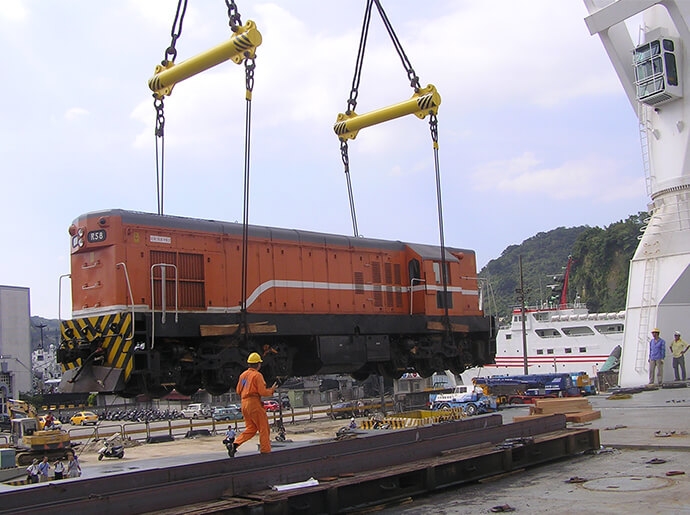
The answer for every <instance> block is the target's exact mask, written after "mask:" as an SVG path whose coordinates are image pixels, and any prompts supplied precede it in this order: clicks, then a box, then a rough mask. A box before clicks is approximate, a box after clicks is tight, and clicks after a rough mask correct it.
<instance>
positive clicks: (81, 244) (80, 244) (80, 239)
mask: <svg viewBox="0 0 690 515" xmlns="http://www.w3.org/2000/svg"><path fill="white" fill-rule="evenodd" d="M77 244H78V245H79V248H82V247H83V246H84V238H79V241H78V242H77Z"/></svg>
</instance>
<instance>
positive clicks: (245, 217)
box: [240, 57, 256, 344]
mask: <svg viewBox="0 0 690 515" xmlns="http://www.w3.org/2000/svg"><path fill="white" fill-rule="evenodd" d="M244 66H245V78H246V88H247V91H246V109H245V118H244V188H243V190H244V197H243V209H242V299H241V302H242V304H241V306H240V318H241V320H240V322H241V323H240V329H241V330H243V332H244V342H245V344H246V343H247V342H248V340H249V327H248V323H247V268H248V247H249V170H250V153H251V126H252V91H253V89H254V69H255V67H256V64H255V62H254V59H253V58H250V57H247V58H246V59H245V61H244Z"/></svg>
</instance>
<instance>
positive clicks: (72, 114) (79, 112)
mask: <svg viewBox="0 0 690 515" xmlns="http://www.w3.org/2000/svg"><path fill="white" fill-rule="evenodd" d="M88 115H89V112H88V111H87V110H86V109H83V108H81V107H73V108H71V109H68V110H67V111H66V112H65V120H67V121H69V122H71V121H74V120H78V119H80V118H83V117H84V116H88Z"/></svg>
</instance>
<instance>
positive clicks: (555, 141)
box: [0, 0, 648, 318]
mask: <svg viewBox="0 0 690 515" xmlns="http://www.w3.org/2000/svg"><path fill="white" fill-rule="evenodd" d="M176 5H177V2H176V0H147V1H145V2H142V1H101V2H93V1H89V0H62V1H57V0H55V1H51V0H3V1H2V3H1V4H0V50H1V51H2V55H3V65H2V66H3V79H2V80H1V81H0V102H1V103H2V105H1V107H0V166H1V167H2V168H1V169H2V196H1V199H2V201H1V202H0V220H2V222H1V223H0V237H1V238H2V241H3V252H2V253H0V284H6V285H13V286H24V287H29V288H30V289H31V314H32V315H39V316H43V317H47V318H55V317H57V315H58V282H59V277H60V276H61V275H63V274H67V273H69V252H68V249H69V247H68V244H69V236H68V234H67V228H68V227H69V225H70V224H71V223H72V221H73V220H74V219H75V218H76V217H77V216H79V215H80V214H83V213H86V212H90V211H96V210H101V209H107V208H124V209H132V210H138V211H147V212H156V209H157V207H156V206H157V204H156V176H155V158H154V152H155V146H154V144H155V143H154V136H153V125H154V120H155V118H154V109H153V105H152V97H151V93H150V91H149V90H148V87H147V81H148V79H149V77H150V76H151V75H152V74H153V69H154V67H155V65H156V64H158V63H159V62H160V61H161V59H162V58H163V53H164V51H165V49H166V48H167V46H168V45H169V43H170V29H171V25H172V20H173V17H174V14H175V8H176ZM237 5H238V8H239V11H240V14H241V15H242V21H243V22H246V21H247V20H250V19H251V20H253V21H255V22H256V24H257V26H258V29H259V31H260V32H261V33H262V35H263V43H262V45H261V46H260V47H259V48H258V51H257V58H256V66H257V68H256V72H255V87H254V97H253V111H252V115H253V131H252V154H251V201H250V221H251V223H254V224H259V225H268V226H276V227H291V228H298V229H307V230H313V231H321V232H327V233H335V234H347V235H350V234H352V223H351V219H350V210H349V204H348V196H347V189H346V183H345V178H344V174H343V165H342V161H341V159H340V151H339V143H338V140H337V138H336V136H335V134H334V133H333V130H332V126H333V123H334V121H335V119H336V115H337V114H338V113H340V112H343V111H344V110H345V108H346V101H347V98H348V97H349V92H350V87H351V83H352V75H353V71H354V64H355V59H356V56H357V48H358V43H359V35H360V30H361V23H362V16H363V12H364V5H365V2H364V0H357V1H355V0H351V1H349V2H319V1H317V0H291V1H289V2H287V1H275V2H263V1H258V0H253V1H246V0H245V1H241V0H237ZM383 5H384V8H385V9H386V12H387V14H388V17H389V19H390V21H391V23H392V24H393V26H394V28H395V30H396V32H397V35H398V38H399V39H400V41H401V43H402V45H403V47H404V49H405V51H406V53H407V56H408V58H409V59H410V61H411V63H412V65H413V67H414V69H415V71H416V72H417V75H418V76H419V77H420V83H421V85H422V86H425V85H427V84H434V85H435V86H436V87H437V89H438V91H439V93H440V94H441V97H442V104H441V107H440V109H439V114H438V120H439V143H440V152H439V159H440V171H441V180H442V194H443V214H444V219H445V241H446V244H447V245H450V246H455V247H462V248H470V249H474V250H476V252H477V260H478V264H479V266H480V267H481V266H483V265H485V264H486V263H487V262H488V261H490V260H491V259H494V258H497V257H499V256H500V254H501V252H502V251H503V250H504V249H505V248H506V247H507V246H509V245H513V244H517V243H520V242H521V241H523V240H524V239H526V238H529V237H530V236H533V235H534V234H536V233H538V232H541V231H548V230H551V229H554V228H556V227H562V226H563V227H571V226H576V225H590V226H600V227H603V226H606V225H609V224H611V223H613V222H616V221H618V220H622V219H625V218H627V217H628V216H629V215H630V214H633V213H637V212H638V211H640V210H644V209H645V208H646V203H647V200H648V199H647V196H646V194H645V187H644V175H643V168H642V160H641V156H640V143H639V132H638V126H637V118H636V116H635V113H634V111H633V109H632V108H631V106H630V104H629V103H628V101H627V99H626V98H625V95H624V93H623V89H622V87H621V85H620V83H619V81H618V78H617V76H616V75H615V73H614V71H613V67H612V66H611V64H610V62H609V60H608V57H607V56H606V53H605V51H604V49H603V46H602V45H601V43H600V41H599V39H598V37H595V36H590V35H589V33H588V31H587V28H586V26H585V23H584V18H585V16H586V15H587V11H586V8H585V7H584V4H583V2H582V1H581V0H561V1H558V2H554V1H552V0H497V1H494V2H486V1H483V0H466V1H460V0H456V1H452V0H447V1H443V0H437V1H435V2H429V3H427V4H426V5H425V6H424V8H423V9H422V8H420V5H421V4H420V3H419V2H413V1H407V0H396V1H392V0H388V1H386V0H384V1H383ZM633 33H634V32H633ZM228 37H229V29H228V24H227V14H226V9H225V3H224V2H223V1H222V0H216V1H209V0H204V1H199V0H189V7H188V11H187V15H186V18H185V23H184V26H183V32H182V35H181V37H180V39H179V41H178V43H177V50H178V58H177V62H178V63H179V62H181V61H183V60H185V59H187V58H189V57H192V56H194V55H196V54H198V53H199V52H201V51H203V50H206V49H208V48H211V47H213V46H215V45H217V44H219V43H221V42H222V41H224V40H225V39H227V38H228ZM411 94H412V90H411V89H410V87H409V83H408V81H407V78H406V74H405V72H404V69H403V67H402V65H401V63H400V61H399V59H398V57H397V54H396V53H395V51H394V49H393V46H392V44H391V42H390V40H389V39H388V38H387V35H386V34H385V31H384V29H383V25H382V23H381V21H380V19H379V18H378V15H377V14H376V13H374V15H373V16H372V21H371V29H370V37H369V43H368V47H367V52H366V54H365V59H364V66H363V71H362V80H361V84H360V88H359V97H358V106H357V112H359V113H364V112H368V111H370V110H372V109H377V108H380V107H384V106H387V105H391V104H395V103H398V102H401V101H403V100H406V99H408V98H410V96H411ZM244 109H245V101H244V70H243V67H241V66H238V65H235V64H234V63H225V64H222V65H220V66H218V67H216V68H214V69H212V70H209V71H207V72H205V73H203V74H201V75H198V76H196V77H193V78H191V79H189V80H187V81H185V82H182V83H180V84H178V85H177V86H176V87H175V89H174V91H173V93H172V95H171V96H170V97H167V98H166V100H165V116H166V176H165V181H166V182H165V196H164V202H165V213H166V214H174V215H181V216H189V217H198V218H209V219H218V220H230V221H235V220H238V221H241V219H242V176H243V159H244V157H243V148H244V141H243V133H244V116H245V112H244ZM349 148H350V167H351V177H352V183H353V190H354V197H355V205H356V208H357V221H358V225H359V232H360V234H362V235H364V236H367V237H374V238H383V239H391V240H402V241H410V242H418V243H430V244H436V243H438V237H439V236H438V227H437V220H438V219H437V212H436V186H435V177H434V168H433V151H432V148H431V140H430V136H429V128H428V119H425V120H419V119H418V118H416V117H414V116H411V117H408V118H403V119H399V120H395V121H392V122H389V123H386V124H382V125H379V126H376V127H371V128H367V129H364V130H362V131H361V132H360V134H359V135H358V137H357V139H355V140H354V141H351V142H350V144H349ZM66 289H67V282H64V283H63V290H66ZM69 311H70V308H69V303H68V299H65V302H63V304H62V316H63V318H65V317H67V316H68V315H69Z"/></svg>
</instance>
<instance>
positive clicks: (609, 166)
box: [472, 152, 644, 201]
mask: <svg viewBox="0 0 690 515" xmlns="http://www.w3.org/2000/svg"><path fill="white" fill-rule="evenodd" d="M620 168H621V167H620V165H619V164H617V163H616V162H615V161H614V160H611V159H602V158H585V159H582V160H575V161H567V162H564V163H562V164H560V165H558V166H553V167H548V166H544V163H543V162H542V161H541V160H540V159H538V158H537V157H536V156H535V155H534V154H533V153H531V152H525V153H523V154H522V155H520V156H517V157H515V158H512V159H509V160H503V161H493V162H489V163H485V164H484V165H481V166H479V167H478V168H477V169H476V171H475V172H474V174H473V176H472V180H473V181H474V186H475V188H476V189H477V190H479V191H497V192H499V193H502V194H508V195H517V196H526V197H531V198H534V197H539V198H540V199H542V200H547V199H550V200H573V199H578V198H587V199H589V200H592V201H612V200H620V199H625V198H628V199H630V198H637V197H639V196H640V191H641V190H640V188H641V187H643V185H644V181H643V180H642V179H631V178H629V177H625V176H623V174H621V173H620Z"/></svg>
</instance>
